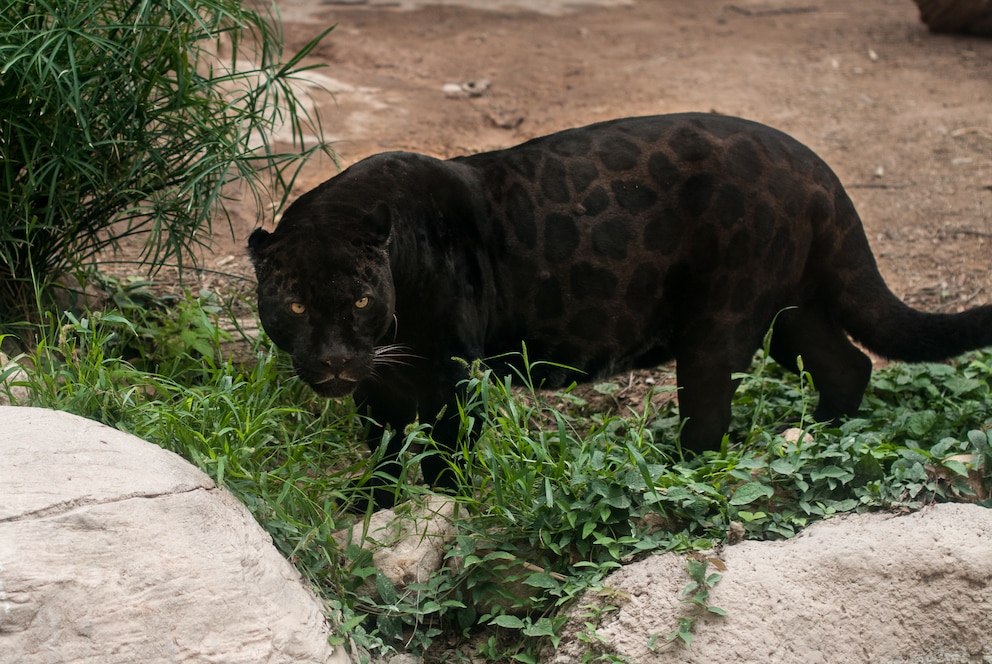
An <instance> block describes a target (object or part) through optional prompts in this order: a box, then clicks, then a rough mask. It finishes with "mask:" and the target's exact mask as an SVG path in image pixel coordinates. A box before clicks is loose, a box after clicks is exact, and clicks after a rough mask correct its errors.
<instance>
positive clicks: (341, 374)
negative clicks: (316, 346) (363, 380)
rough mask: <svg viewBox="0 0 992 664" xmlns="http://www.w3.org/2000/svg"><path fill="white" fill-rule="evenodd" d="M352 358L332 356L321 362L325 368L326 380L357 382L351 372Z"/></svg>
mask: <svg viewBox="0 0 992 664" xmlns="http://www.w3.org/2000/svg"><path fill="white" fill-rule="evenodd" d="M353 359H354V358H352V357H350V356H348V355H332V356H329V357H325V358H323V359H322V360H321V364H323V365H324V366H325V367H326V370H327V380H346V381H348V382H352V383H354V382H357V381H358V378H357V377H356V376H355V375H354V372H353V371H352V369H353V368H354V367H353V364H354V363H353V362H352V360H353Z"/></svg>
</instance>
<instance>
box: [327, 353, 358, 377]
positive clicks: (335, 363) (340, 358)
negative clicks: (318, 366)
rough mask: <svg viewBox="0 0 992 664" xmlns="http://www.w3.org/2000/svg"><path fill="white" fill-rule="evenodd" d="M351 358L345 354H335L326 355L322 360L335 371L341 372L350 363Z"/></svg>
mask: <svg viewBox="0 0 992 664" xmlns="http://www.w3.org/2000/svg"><path fill="white" fill-rule="evenodd" d="M350 359H351V358H350V357H347V356H345V355H335V356H334V357H325V358H324V359H322V360H321V362H322V363H323V364H324V366H325V367H327V368H328V369H330V370H331V371H333V372H334V373H339V372H340V371H341V369H343V368H344V366H345V365H346V364H348V360H350Z"/></svg>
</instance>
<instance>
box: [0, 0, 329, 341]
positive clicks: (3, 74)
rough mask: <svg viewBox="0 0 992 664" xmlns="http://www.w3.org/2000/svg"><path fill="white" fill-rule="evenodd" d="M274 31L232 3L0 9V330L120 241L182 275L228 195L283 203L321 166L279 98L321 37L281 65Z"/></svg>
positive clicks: (62, 1) (72, 0)
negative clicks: (281, 144)
mask: <svg viewBox="0 0 992 664" xmlns="http://www.w3.org/2000/svg"><path fill="white" fill-rule="evenodd" d="M276 26H277V23H276V22H274V21H273V20H272V17H270V16H265V15H262V14H259V13H258V12H256V11H255V10H253V9H249V8H247V7H245V6H243V5H242V3H241V2H240V1H239V0H192V1H189V2H186V1H181V0H163V1H162V2H131V1H130V0H58V1H57V2H55V1H48V2H35V1H34V0H6V1H5V2H3V1H0V160H2V168H0V323H4V322H7V323H9V322H11V321H13V320H20V317H22V316H24V315H25V313H26V311H27V309H28V308H27V303H29V302H32V301H33V299H34V293H35V288H36V284H38V285H40V286H42V287H44V286H45V285H47V284H48V283H50V282H51V281H52V280H53V279H55V278H58V277H60V276H61V275H63V274H64V273H65V272H66V271H67V270H70V269H72V268H74V267H76V266H77V265H79V264H81V263H83V262H85V261H88V260H90V259H92V258H93V257H94V256H96V255H97V254H98V253H100V252H102V251H104V250H105V249H108V248H114V247H117V246H118V244H119V243H120V241H121V240H123V239H124V238H129V237H132V236H142V237H143V238H144V249H143V253H142V255H141V259H142V260H143V261H146V262H147V263H149V264H150V265H151V267H153V268H154V267H157V266H161V265H162V264H164V263H166V262H169V261H172V262H176V263H178V264H179V265H180V266H181V265H182V264H183V263H184V262H186V261H189V260H195V258H194V257H193V254H192V252H191V250H192V249H193V248H194V247H195V246H196V245H197V244H198V243H203V242H205V241H206V238H208V236H209V233H210V231H211V226H212V222H213V218H214V217H215V216H216V215H217V214H218V213H223V209H222V207H221V205H220V203H221V201H222V199H223V197H224V195H225V194H224V186H225V185H226V184H228V183H230V182H232V181H233V180H239V181H242V182H244V183H246V184H247V186H248V189H249V190H250V192H251V193H252V194H253V195H254V196H255V197H256V199H258V202H259V203H262V202H263V199H265V198H266V197H267V196H269V195H270V194H271V196H273V197H274V200H275V202H276V203H277V204H278V205H281V204H282V202H284V200H285V197H286V195H287V194H288V193H289V189H290V186H291V185H292V182H293V179H294V177H295V175H296V173H297V172H298V169H299V168H300V167H301V166H302V165H303V163H304V162H305V161H306V159H307V158H308V157H309V156H311V155H312V154H314V152H315V151H318V150H325V151H326V150H327V146H326V144H324V143H323V142H322V140H320V139H308V138H307V137H308V135H310V134H314V135H316V136H320V130H319V126H317V124H316V122H317V120H316V118H315V117H311V116H309V115H308V114H307V112H306V110H305V109H304V107H303V106H302V105H301V104H300V101H299V100H298V98H297V96H296V92H295V91H294V89H293V87H292V81H293V78H294V77H296V76H298V75H299V74H300V73H301V72H303V71H304V70H306V69H307V67H303V66H300V64H299V62H300V60H301V59H302V58H303V57H304V56H305V55H306V54H307V53H308V52H310V51H311V50H312V49H313V48H314V46H316V44H317V42H318V41H319V40H320V39H321V38H322V37H323V35H320V36H319V37H317V38H316V39H314V40H313V41H311V42H310V43H309V44H307V45H306V46H305V47H304V48H303V49H302V50H301V51H300V52H299V53H298V54H296V55H295V56H293V57H292V58H290V59H289V60H288V62H283V61H282V59H283V54H282V46H281V42H282V36H281V34H280V33H279V31H278V29H277V27H276ZM324 34H326V32H325V33H324ZM225 51H230V52H229V54H228V55H226V56H223V55H221V54H222V53H224V52H225ZM283 124H285V125H287V126H288V128H289V130H290V131H291V134H292V145H293V148H292V149H291V150H288V151H284V152H280V151H279V150H278V149H277V147H276V146H275V145H273V144H272V143H271V135H272V133H273V131H274V130H276V129H278V128H280V127H281V126H282V125H283ZM305 139H307V140H309V141H310V142H311V143H312V145H310V146H309V147H306V146H305V145H304V141H305ZM270 185H271V187H272V189H271V192H270V190H269V186H270ZM265 202H267V201H265ZM259 209H263V206H262V205H259Z"/></svg>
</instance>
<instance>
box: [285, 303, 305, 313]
mask: <svg viewBox="0 0 992 664" xmlns="http://www.w3.org/2000/svg"><path fill="white" fill-rule="evenodd" d="M289 310H290V311H292V312H293V313H294V314H302V313H303V312H304V311H306V310H307V308H306V307H304V306H303V305H302V304H300V303H299V302H290V303H289Z"/></svg>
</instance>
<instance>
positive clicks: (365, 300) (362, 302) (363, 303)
mask: <svg viewBox="0 0 992 664" xmlns="http://www.w3.org/2000/svg"><path fill="white" fill-rule="evenodd" d="M369 302H370V300H369V296H368V295H366V296H364V297H360V298H358V299H357V300H355V308H356V309H364V308H365V307H367V306H369Z"/></svg>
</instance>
